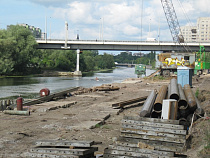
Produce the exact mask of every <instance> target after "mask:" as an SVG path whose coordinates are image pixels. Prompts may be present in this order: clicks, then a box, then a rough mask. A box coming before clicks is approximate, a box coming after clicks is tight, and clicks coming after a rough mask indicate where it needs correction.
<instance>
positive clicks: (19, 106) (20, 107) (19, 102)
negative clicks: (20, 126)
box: [17, 97, 23, 111]
mask: <svg viewBox="0 0 210 158" xmlns="http://www.w3.org/2000/svg"><path fill="white" fill-rule="evenodd" d="M17 110H19V111H20V110H23V98H22V97H18V98H17Z"/></svg>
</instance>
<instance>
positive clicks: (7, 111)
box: [4, 110, 30, 116]
mask: <svg viewBox="0 0 210 158" xmlns="http://www.w3.org/2000/svg"><path fill="white" fill-rule="evenodd" d="M4 113H5V114H10V115H27V116H29V115H30V111H29V110H28V111H18V110H4Z"/></svg>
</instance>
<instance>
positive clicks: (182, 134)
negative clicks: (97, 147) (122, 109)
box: [103, 116, 187, 158]
mask: <svg viewBox="0 0 210 158" xmlns="http://www.w3.org/2000/svg"><path fill="white" fill-rule="evenodd" d="M186 133H187V131H186V130H184V126H183V125H179V121H178V120H163V119H155V118H145V117H130V116H125V117H124V119H123V120H122V128H121V135H120V137H119V138H118V139H117V141H116V142H115V143H114V144H112V145H110V146H109V147H108V148H106V149H105V150H104V156H103V157H104V158H122V157H123V158H136V157H146V158H147V157H150V158H169V157H170V158H172V157H185V156H184V155H182V156H181V155H177V154H176V153H181V152H182V151H183V149H184V145H185V142H186Z"/></svg>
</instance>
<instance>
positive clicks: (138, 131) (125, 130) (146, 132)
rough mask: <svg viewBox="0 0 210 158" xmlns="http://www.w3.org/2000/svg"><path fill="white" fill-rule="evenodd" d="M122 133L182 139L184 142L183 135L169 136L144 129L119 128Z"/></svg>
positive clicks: (168, 134) (184, 137)
mask: <svg viewBox="0 0 210 158" xmlns="http://www.w3.org/2000/svg"><path fill="white" fill-rule="evenodd" d="M121 132H122V133H136V134H140V135H148V136H158V137H168V138H176V139H183V140H186V136H185V135H178V134H170V133H164V132H158V131H152V130H145V129H133V128H121Z"/></svg>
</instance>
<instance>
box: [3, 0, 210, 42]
mask: <svg viewBox="0 0 210 158" xmlns="http://www.w3.org/2000/svg"><path fill="white" fill-rule="evenodd" d="M172 1H173V4H174V8H175V10H176V14H177V17H178V20H179V23H180V26H184V25H190V26H192V25H196V21H197V18H199V17H208V16H210V9H209V6H210V0H172ZM142 4H143V5H142ZM46 19H47V20H46ZM46 21H47V22H46ZM65 21H67V22H68V26H69V34H68V37H69V39H76V35H77V34H79V36H80V39H81V40H96V39H98V40H99V39H104V40H125V41H126V40H132V41H138V40H146V39H147V38H156V39H158V35H159V37H160V40H161V41H172V38H171V34H170V31H169V27H168V24H167V21H166V17H165V14H164V12H163V9H162V5H161V0H0V29H6V26H7V25H11V24H13V25H15V24H21V23H26V24H29V25H33V26H35V27H39V28H41V29H42V31H43V32H45V31H46V30H45V27H46V24H47V34H48V38H51V39H64V38H65ZM159 30H160V31H159Z"/></svg>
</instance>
